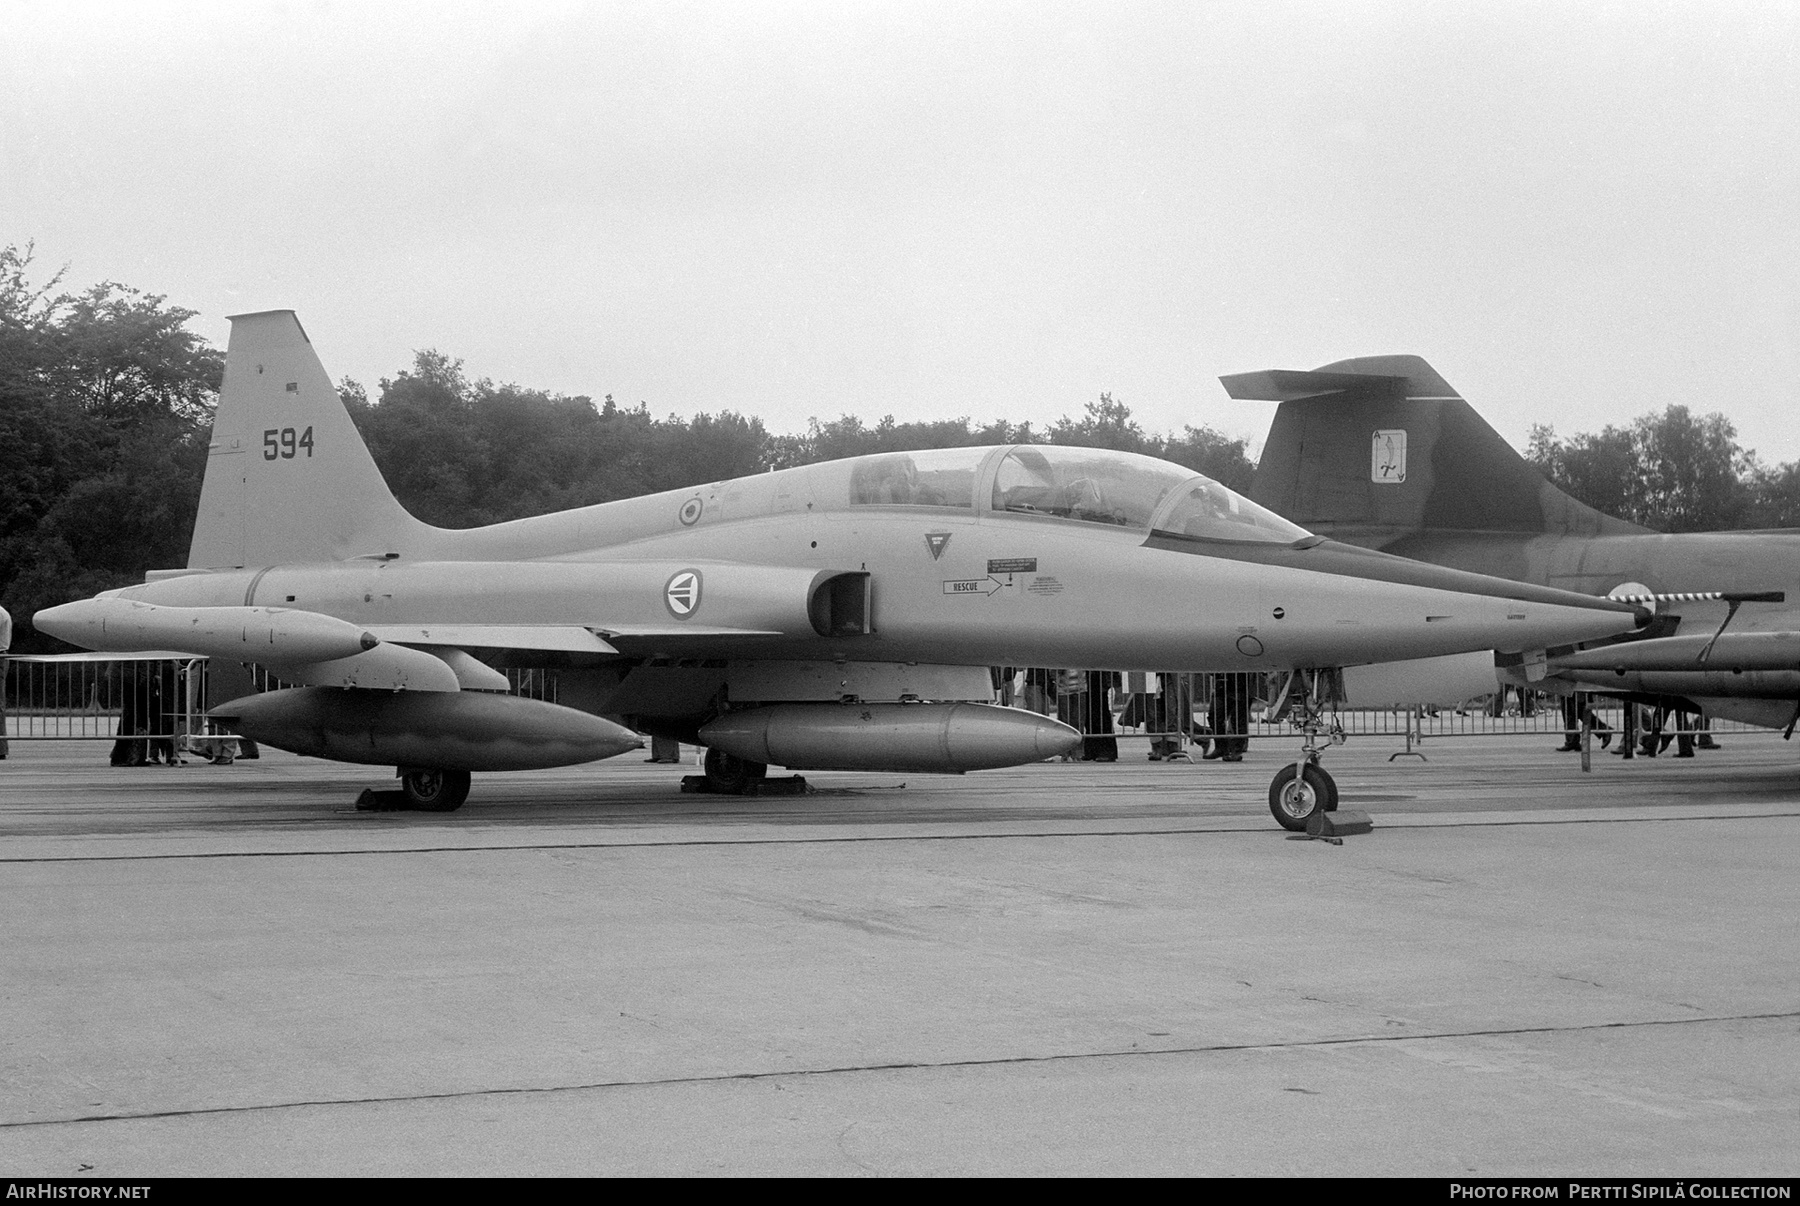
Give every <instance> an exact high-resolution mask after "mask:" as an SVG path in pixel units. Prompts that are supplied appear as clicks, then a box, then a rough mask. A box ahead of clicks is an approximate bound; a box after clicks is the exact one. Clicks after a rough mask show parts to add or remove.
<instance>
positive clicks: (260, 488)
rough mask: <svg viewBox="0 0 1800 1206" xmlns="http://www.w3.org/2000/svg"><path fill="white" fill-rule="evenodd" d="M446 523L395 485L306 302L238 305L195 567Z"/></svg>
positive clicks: (364, 544) (312, 551)
mask: <svg viewBox="0 0 1800 1206" xmlns="http://www.w3.org/2000/svg"><path fill="white" fill-rule="evenodd" d="M435 530H436V529H434V528H431V527H429V526H427V525H426V524H423V523H421V522H420V521H418V520H417V519H414V518H413V517H412V516H411V515H409V514H407V512H406V510H405V508H403V507H401V505H400V503H399V501H398V500H396V499H395V498H394V495H393V493H392V492H391V491H390V490H389V489H388V487H387V482H386V481H384V480H383V479H382V476H381V471H380V470H379V469H377V468H376V467H375V461H374V458H372V457H371V456H370V455H369V449H368V446H367V445H366V444H365V443H364V442H363V438H362V435H361V433H360V432H358V431H357V430H356V424H355V423H353V422H352V421H351V419H350V413H349V411H347V410H345V409H344V404H343V402H342V401H341V400H340V399H339V398H338V395H337V390H336V389H335V388H333V387H332V384H331V378H330V377H328V376H327V375H326V373H325V366H324V365H323V364H321V363H320V362H319V357H318V355H317V353H315V352H314V351H313V347H312V341H311V340H309V339H308V338H307V337H306V332H305V330H304V329H302V328H301V326H300V320H299V319H298V318H296V317H295V316H294V312H293V311H292V310H267V311H264V312H262V313H259V314H237V315H233V316H232V319H231V343H230V346H229V347H228V348H227V350H226V353H225V382H224V385H223V386H222V387H221V388H220V390H219V405H218V409H217V411H216V412H215V413H214V415H213V435H212V446H211V450H210V452H209V453H208V455H207V461H206V478H205V480H204V482H203V483H202V485H201V488H200V514H199V516H198V517H197V519H196V520H195V523H194V540H193V544H192V545H191V546H190V547H189V549H188V566H189V567H190V568H194V569H219V568H227V567H237V566H263V565H276V564H281V563H287V562H296V561H335V560H343V559H346V558H351V557H363V556H382V555H386V554H389V553H402V554H412V553H414V552H416V550H417V549H418V547H419V545H420V544H422V543H423V542H424V541H426V540H427V539H428V538H429V537H430V535H431V534H432V533H433V532H434V531H435Z"/></svg>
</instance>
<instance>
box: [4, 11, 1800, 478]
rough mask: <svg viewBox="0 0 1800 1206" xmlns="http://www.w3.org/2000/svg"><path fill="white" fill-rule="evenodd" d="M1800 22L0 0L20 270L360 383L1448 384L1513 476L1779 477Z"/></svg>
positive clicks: (1132, 400)
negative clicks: (265, 334) (1665, 411)
mask: <svg viewBox="0 0 1800 1206" xmlns="http://www.w3.org/2000/svg"><path fill="white" fill-rule="evenodd" d="M1797 60H1800V4H1795V3H1792V2H1791V0H1769V2H1767V3H1737V4H1733V3H1720V2H1719V0H1706V2H1704V3H1700V2H1695V3H1675V4H1669V3H1652V2H1649V0H1630V2H1621V3H1598V2H1594V3H1580V2H1563V3H1539V4H1512V3H1481V4H1475V3H1353V2H1345V0H1335V2H1331V3H1318V4H1306V3H1287V4H1284V3H1279V2H1271V0H1255V2H1253V3H1203V2H1200V0H1184V2H1180V3H1170V4H1160V3H1142V4H1131V3H1121V2H1119V0H1111V2H1107V3H1095V4H1077V3H1057V2H1054V0H1032V2H1029V3H1020V4H993V3H987V4H984V3H971V2H969V0H960V2H957V3H946V4H935V3H922V2H906V3H846V2H839V3H818V4H811V3H791V4H788V3H783V4H777V3H754V2H751V0H740V2H737V3H722V4H680V3H669V2H659V3H648V4H572V3H564V4H528V3H518V2H516V0H515V2H509V3H505V4H501V3H482V4H474V5H465V6H458V5H453V4H446V3H443V2H441V0H434V2H432V3H430V4H421V5H407V4H369V3H339V2H336V0H316V2H310V3H285V4H275V3H258V2H256V0H235V2H233V3H230V4H220V5H208V4H199V3H183V4H171V5H156V4H142V3H139V4H130V5H125V4H119V5H101V4H79V3H69V2H68V0H57V2H55V3H39V2H36V0H0V243H17V244H23V243H25V242H26V241H27V240H35V241H36V244H37V251H38V257H39V258H38V262H39V264H40V265H41V266H42V267H44V268H45V269H54V268H56V267H58V266H60V265H62V264H64V263H67V264H68V265H69V280H70V281H71V282H72V283H74V284H77V285H83V284H87V283H90V282H92V281H95V280H99V279H105V278H111V279H116V280H120V281H123V282H125V283H128V284H132V285H136V286H139V287H141V288H145V289H148V290H151V291H154V292H158V293H163V294H166V295H167V296H168V297H169V299H170V300H171V301H172V302H174V303H176V304H179V305H182V306H186V307H188V308H190V309H193V310H196V311H198V312H199V317H198V318H196V319H195V320H194V326H195V327H196V329H198V330H199V331H200V332H202V333H203V334H204V335H206V336H207V337H208V338H209V339H212V340H213V341H215V342H217V343H218V344H219V345H220V346H223V345H224V342H225V339H226V335H227V331H228V323H227V322H226V321H225V316H226V315H228V314H232V313H237V312H241V311H247V310H258V309H269V308H277V307H287V308H292V309H294V310H296V311H297V312H298V313H299V315H300V318H301V321H302V322H304V323H305V325H306V327H307V330H308V332H309V333H310V334H311V336H312V338H313V342H314V344H315V346H316V347H317V349H318V350H319V352H320V353H321V355H322V356H323V357H324V360H325V364H326V368H327V370H328V371H329V372H330V373H331V374H332V375H333V376H334V377H338V378H342V377H346V376H348V377H354V378H356V379H358V380H360V381H362V382H364V383H365V384H366V385H368V386H370V387H371V391H373V388H374V386H375V385H376V383H377V382H378V381H379V379H380V378H381V377H383V376H391V375H393V374H394V373H395V372H397V371H399V370H401V369H403V368H405V367H407V366H408V365H409V364H410V363H411V358H412V352H413V350H414V349H418V348H427V347H434V348H438V349H440V350H442V351H444V352H447V353H449V354H451V355H453V356H457V357H460V358H462V359H463V360H464V361H465V364H466V367H467V370H468V371H469V372H470V374H471V375H473V376H488V377H492V378H495V379H497V380H502V381H516V382H518V383H520V384H522V385H528V386H536V387H542V388H547V389H553V390H559V391H563V392H568V393H584V394H590V395H592V396H594V397H595V398H596V399H597V398H599V397H600V396H601V395H603V394H608V393H610V394H612V395H614V396H615V397H616V398H618V399H619V400H620V401H622V402H626V403H635V402H637V401H639V400H642V401H644V402H647V403H648V404H649V406H650V408H651V410H652V411H653V412H655V413H657V414H664V413H668V412H676V413H681V414H691V413H693V412H695V411H700V410H709V411H716V410H719V409H733V410H738V411H742V412H745V413H748V414H754V415H758V416H760V417H761V418H762V419H763V420H764V422H765V423H766V424H767V425H768V426H769V427H770V428H771V429H772V430H775V431H798V430H802V429H804V427H805V424H806V420H807V418H808V417H809V416H815V415H816V416H819V417H822V418H830V417H834V416H836V415H839V414H842V413H851V414H856V415H860V416H862V417H864V418H865V419H868V420H871V421H873V420H874V419H876V418H879V417H880V416H881V415H883V414H888V413H892V414H894V415H895V416H896V417H898V418H901V419H909V418H931V417H946V416H956V415H969V416H972V417H975V418H977V419H989V418H994V417H1005V418H1009V419H1014V420H1017V419H1025V418H1031V419H1034V420H1039V421H1043V420H1049V419H1054V418H1055V417H1057V416H1058V415H1061V414H1065V413H1079V411H1080V408H1081V406H1082V404H1083V403H1084V402H1086V401H1089V400H1091V399H1093V398H1095V397H1097V396H1098V395H1099V393H1100V392H1101V391H1102V390H1106V391H1110V392H1111V393H1112V394H1113V396H1114V397H1115V398H1117V399H1119V400H1121V401H1123V402H1125V403H1126V404H1127V405H1129V406H1130V407H1131V408H1132V410H1133V411H1134V413H1135V414H1136V415H1137V417H1138V418H1139V419H1140V421H1142V422H1143V423H1144V425H1145V426H1146V427H1148V428H1151V429H1153V430H1172V429H1179V428H1180V427H1181V426H1183V425H1185V424H1196V425H1198V424H1206V425H1210V426H1213V427H1216V428H1219V429H1221V430H1224V431H1226V432H1229V433H1231V434H1234V435H1241V436H1246V437H1249V438H1250V439H1251V441H1252V442H1253V444H1259V443H1260V441H1261V439H1262V437H1263V434H1264V432H1265V431H1266V429H1267V426H1268V420H1269V418H1270V414H1271V411H1272V409H1273V408H1272V407H1269V406H1266V405H1263V404H1257V403H1248V404H1237V403H1233V402H1231V401H1230V400H1228V399H1227V398H1226V397H1225V395H1224V392H1223V390H1222V389H1221V388H1220V387H1219V384H1218V381H1217V378H1218V376H1219V375H1220V374H1222V373H1234V372H1243V371H1248V370H1252V369H1262V368H1277V367H1279V368H1310V367H1314V366H1317V365H1319V364H1322V363H1325V362H1327V361H1330V360H1336V359H1340V358H1342V357H1346V356H1356V355H1372V354H1377V353H1388V352H1415V353H1418V354H1420V355H1423V356H1424V357H1426V358H1427V359H1428V360H1430V361H1431V363H1432V364H1433V365H1434V366H1435V367H1436V368H1437V369H1438V371H1439V372H1440V373H1442V374H1443V375H1444V376H1445V377H1446V378H1447V379H1448V380H1449V381H1450V382H1451V383H1452V384H1453V385H1455V386H1456V387H1457V388H1458V389H1459V390H1460V391H1461V392H1462V393H1463V395H1464V396H1465V397H1467V398H1468V399H1469V400H1470V401H1471V402H1472V403H1474V405H1475V406H1476V408H1477V409H1478V410H1480V411H1481V412H1482V413H1483V414H1485V415H1486V416H1487V417H1488V418H1489V419H1490V420H1491V421H1492V422H1494V424H1495V425H1496V426H1497V427H1499V428H1500V430H1501V432H1502V433H1503V434H1504V435H1506V436H1507V437H1508V438H1509V439H1511V440H1512V441H1513V442H1514V443H1515V444H1518V445H1523V443H1524V442H1525V439H1526V436H1527V432H1528V430H1529V427H1530V425H1531V424H1532V423H1534V422H1540V423H1550V424H1554V425H1555V427H1556V429H1557V430H1558V431H1559V432H1561V433H1563V434H1565V435H1566V434H1572V433H1574V432H1576V431H1584V430H1597V429H1599V428H1600V427H1602V426H1604V425H1605V424H1607V423H1609V422H1621V421H1625V420H1628V419H1630V418H1632V417H1634V416H1636V415H1639V414H1641V413H1643V412H1645V411H1647V410H1650V409H1660V408H1662V407H1663V406H1665V405H1667V404H1669V403H1677V402H1678V403H1685V404H1687V405H1689V406H1691V407H1694V408H1695V409H1697V410H1700V411H1712V410H1719V411H1723V412H1725V414H1726V415H1728V416H1729V417H1730V418H1731V420H1732V421H1733V422H1734V423H1735V424H1736V425H1737V428H1738V431H1739V433H1740V436H1741V438H1742V440H1743V442H1744V443H1745V444H1746V445H1748V446H1750V447H1752V448H1755V449H1756V450H1757V451H1758V452H1759V453H1760V454H1761V455H1762V457H1763V459H1764V460H1765V461H1770V462H1774V461H1787V460H1793V459H1796V458H1800V425H1796V424H1795V423H1794V421H1793V419H1794V415H1795V410H1796V402H1797V401H1800V384H1797V382H1800V301H1797V295H1800V61H1797Z"/></svg>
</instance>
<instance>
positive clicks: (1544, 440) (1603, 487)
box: [1525, 406, 1800, 532]
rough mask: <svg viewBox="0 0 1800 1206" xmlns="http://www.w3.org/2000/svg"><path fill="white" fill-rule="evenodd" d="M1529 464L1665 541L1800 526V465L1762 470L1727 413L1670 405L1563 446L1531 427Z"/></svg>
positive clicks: (1546, 430)
mask: <svg viewBox="0 0 1800 1206" xmlns="http://www.w3.org/2000/svg"><path fill="white" fill-rule="evenodd" d="M1525 456H1526V459H1527V460H1529V461H1530V462H1531V463H1532V464H1533V465H1535V466H1536V467H1537V469H1538V470H1539V471H1540V472H1542V473H1543V474H1544V476H1545V477H1548V478H1549V479H1550V480H1551V481H1553V482H1555V483H1556V484H1557V485H1558V486H1560V487H1562V488H1563V489H1564V490H1565V491H1567V492H1568V493H1569V494H1571V495H1573V496H1574V497H1576V498H1578V499H1580V500H1581V501H1582V502H1584V503H1586V504H1588V505H1589V506H1590V507H1594V508H1596V509H1598V510H1601V511H1605V512H1606V513H1607V514H1609V515H1617V516H1618V517H1620V518H1621V519H1629V520H1631V521H1632V522H1633V523H1638V524H1642V525H1643V526H1644V527H1647V528H1653V529H1655V530H1656V531H1659V532H1713V531H1719V530H1722V529H1745V528H1788V527H1795V526H1800V461H1790V462H1788V463H1786V464H1783V465H1777V466H1775V467H1773V468H1770V467H1768V466H1765V465H1763V464H1762V463H1761V462H1760V461H1758V460H1757V457H1756V453H1755V452H1753V451H1751V450H1749V449H1747V448H1744V447H1742V446H1741V445H1740V444H1739V443H1738V442H1737V429H1736V428H1735V427H1733V426H1732V425H1731V421H1730V420H1729V419H1727V418H1726V417H1725V416H1724V415H1722V414H1709V415H1696V414H1694V413H1693V412H1692V411H1690V410H1689V409H1688V408H1687V407H1685V406H1670V407H1668V408H1667V409H1665V410H1664V411H1663V412H1662V413H1661V414H1657V413H1654V412H1652V413H1650V414H1646V415H1640V416H1638V417H1637V418H1636V419H1633V420H1632V421H1631V422H1630V423H1629V424H1626V425H1625V426H1622V427H1619V426H1608V427H1606V428H1604V429H1603V430H1601V431H1600V432H1599V433H1598V434H1595V433H1589V432H1583V433H1581V434H1578V435H1574V436H1571V437H1569V438H1567V439H1560V438H1558V437H1557V434H1556V431H1555V429H1554V428H1551V427H1548V426H1545V425H1543V424H1533V425H1532V428H1531V440H1530V444H1529V447H1528V449H1527V451H1526V454H1525Z"/></svg>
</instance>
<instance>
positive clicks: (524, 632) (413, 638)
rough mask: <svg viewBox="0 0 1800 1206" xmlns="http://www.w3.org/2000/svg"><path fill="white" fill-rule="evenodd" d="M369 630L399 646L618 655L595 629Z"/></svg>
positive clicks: (429, 626)
mask: <svg viewBox="0 0 1800 1206" xmlns="http://www.w3.org/2000/svg"><path fill="white" fill-rule="evenodd" d="M368 631H369V632H371V633H373V634H375V635H376V636H377V637H380V638H381V639H382V640H384V641H391V642H393V643H394V644H396V645H418V646H422V647H428V648H451V649H539V650H548V651H552V652H559V653H600V654H615V653H617V652H618V650H617V649H615V648H613V647H612V646H611V645H609V644H607V643H606V642H605V641H604V640H602V639H601V638H600V637H599V636H598V635H596V634H595V632H594V631H593V630H592V629H588V628H581V627H579V626H576V625H549V624H372V625H370V626H369V628H368Z"/></svg>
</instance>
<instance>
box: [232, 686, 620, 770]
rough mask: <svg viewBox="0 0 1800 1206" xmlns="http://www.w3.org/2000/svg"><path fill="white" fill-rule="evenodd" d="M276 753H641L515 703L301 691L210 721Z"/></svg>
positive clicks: (493, 759) (538, 705)
mask: <svg viewBox="0 0 1800 1206" xmlns="http://www.w3.org/2000/svg"><path fill="white" fill-rule="evenodd" d="M208 715H209V716H211V717H212V718H213V719H214V720H216V721H218V722H219V723H220V724H221V725H223V726H225V727H226V728H228V729H230V730H231V731H232V732H235V733H241V734H243V735H244V736H245V737H249V738H251V739H252V740H255V741H261V742H264V743H266V744H268V745H272V746H274V747H275V748H276V749H279V750H287V751H289V752H291V753H295V754H306V755H309V756H311V757H314V758H334V759H336V760H338V761H340V762H361V763H365V764H368V765H375V766H402V767H405V766H419V767H432V768H435V769H438V770H455V771H513V770H543V769H545V768H547V767H552V766H574V765H577V764H578V763H582V762H594V761H597V760H599V759H601V758H611V757H613V756H614V755H615V754H623V753H625V752H626V751H628V750H635V749H641V748H642V747H643V744H644V741H643V738H641V737H639V736H638V735H637V734H636V733H634V732H632V731H631V730H630V729H627V728H624V727H623V726H621V725H616V724H614V723H612V722H611V721H610V720H603V719H601V718H600V717H598V716H593V715H590V714H589V713H587V712H580V711H577V710H575V709H574V708H565V707H562V706H560V705H558V704H551V703H544V702H542V701H541V700H535V699H521V698H519V697H517V696H512V695H494V694H489V693H486V692H477V691H460V692H442V691H417V692H415V691H400V692H388V691H358V690H348V689H344V688H339V687H296V688H291V689H288V690H284V691H270V692H268V693H267V694H264V695H247V696H245V697H244V698H242V699H234V700H232V701H231V702H229V703H224V704H220V705H219V706H218V707H216V708H214V709H212V711H211V712H209V713H208Z"/></svg>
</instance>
